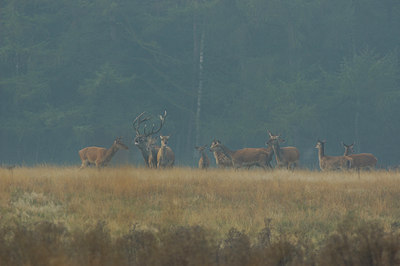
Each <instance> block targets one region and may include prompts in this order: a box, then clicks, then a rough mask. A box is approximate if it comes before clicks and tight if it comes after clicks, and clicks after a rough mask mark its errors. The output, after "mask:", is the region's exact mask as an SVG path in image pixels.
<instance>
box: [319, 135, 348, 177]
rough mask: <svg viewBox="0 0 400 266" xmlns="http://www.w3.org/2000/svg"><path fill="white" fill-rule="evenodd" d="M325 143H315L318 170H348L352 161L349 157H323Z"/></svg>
mask: <svg viewBox="0 0 400 266" xmlns="http://www.w3.org/2000/svg"><path fill="white" fill-rule="evenodd" d="M325 143H326V141H321V140H318V141H317V145H315V148H317V149H318V159H319V168H320V169H321V170H322V171H327V170H348V169H350V167H351V165H352V162H353V159H352V158H350V157H349V156H327V155H325Z"/></svg>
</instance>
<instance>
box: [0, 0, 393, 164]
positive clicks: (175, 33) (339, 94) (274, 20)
mask: <svg viewBox="0 0 400 266" xmlns="http://www.w3.org/2000/svg"><path fill="white" fill-rule="evenodd" d="M0 16H1V18H2V19H1V20H0V35H1V38H0V110H1V111H0V112H1V115H0V147H1V152H0V162H2V163H26V164H35V163H43V162H49V163H57V164H79V156H78V155H77V152H78V151H79V150H80V149H81V148H83V147H86V146H91V145H97V146H103V147H108V146H111V144H112V141H113V140H114V139H115V137H118V136H122V137H123V140H124V141H125V142H126V143H127V144H128V145H129V146H132V147H133V143H132V141H133V137H134V130H133V128H132V121H133V119H134V118H135V117H136V116H137V115H138V114H140V113H141V112H143V111H144V110H145V111H148V112H149V113H152V114H155V115H157V114H160V113H162V112H163V111H164V110H168V114H169V115H168V116H169V117H168V121H167V123H166V124H165V127H164V128H163V132H161V133H163V134H165V135H171V139H170V141H169V145H170V146H171V147H172V148H173V150H174V151H175V155H176V157H177V158H176V161H177V163H178V164H185V165H194V164H196V163H197V160H195V158H194V157H195V156H196V154H197V153H196V151H195V148H194V147H195V146H202V145H205V144H210V143H211V141H212V140H213V139H214V138H218V139H221V140H222V141H223V143H225V144H226V145H228V146H229V147H232V148H234V149H235V148H243V147H264V146H265V145H264V142H265V139H266V138H267V135H266V130H267V129H268V130H271V131H273V132H277V133H279V134H281V135H282V136H284V138H285V139H286V140H287V143H288V144H289V145H293V146H296V147H298V148H299V150H300V152H301V161H300V164H303V165H307V166H309V167H317V161H318V156H317V151H316V149H315V148H314V147H315V143H316V141H317V139H318V138H321V139H326V140H327V141H328V143H329V144H328V147H327V149H328V151H327V153H329V154H342V153H343V152H342V147H341V145H340V142H341V141H344V142H348V143H351V142H355V143H356V145H355V150H356V152H372V153H374V154H375V155H376V156H377V158H378V160H379V161H378V164H381V165H384V166H386V165H395V164H398V163H399V159H398V158H400V151H399V149H397V147H398V146H399V144H400V140H399V139H398V138H397V137H396V136H397V132H398V131H399V129H400V120H399V119H398V118H397V114H398V113H399V111H400V110H399V109H400V106H399V104H398V103H399V100H400V86H399V45H400V35H399V34H398V29H399V28H400V3H399V2H398V1H396V0H364V1H361V0H353V1H346V0H338V1H328V0H311V1H310V0H296V1H289V0H284V1H282V0H268V1H263V0H245V1H238V0H237V1H231V0H229V1H228V0H203V1H201V0H186V1H177V0H174V1H173V0H167V1H128V0H118V1H106V0H96V1H86V0H69V1H67V0H60V1H47V0H35V1H28V2H27V1H20V0H5V1H2V2H1V3H0ZM124 160H125V161H126V162H128V163H133V164H141V163H142V158H141V155H140V152H139V151H138V150H137V149H135V148H133V149H130V152H129V155H128V156H127V158H124Z"/></svg>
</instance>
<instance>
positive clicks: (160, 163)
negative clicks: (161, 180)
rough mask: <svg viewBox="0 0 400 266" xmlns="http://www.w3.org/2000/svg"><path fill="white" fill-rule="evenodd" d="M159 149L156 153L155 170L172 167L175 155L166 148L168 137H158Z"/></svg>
mask: <svg viewBox="0 0 400 266" xmlns="http://www.w3.org/2000/svg"><path fill="white" fill-rule="evenodd" d="M160 139H161V148H160V149H159V150H158V153H157V168H165V167H173V166H174V163H175V154H174V152H173V151H172V149H171V148H170V147H168V146H167V144H168V140H169V136H160Z"/></svg>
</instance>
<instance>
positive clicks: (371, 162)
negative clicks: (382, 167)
mask: <svg viewBox="0 0 400 266" xmlns="http://www.w3.org/2000/svg"><path fill="white" fill-rule="evenodd" d="M348 157H350V158H352V159H353V163H352V166H351V168H357V169H359V168H374V167H375V166H376V163H377V162H378V160H377V159H376V157H375V156H374V155H373V154H371V153H359V154H352V155H348Z"/></svg>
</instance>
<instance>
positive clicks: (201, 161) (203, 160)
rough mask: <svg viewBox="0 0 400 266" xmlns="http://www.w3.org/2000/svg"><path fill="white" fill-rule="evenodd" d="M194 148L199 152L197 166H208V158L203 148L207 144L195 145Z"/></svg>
mask: <svg viewBox="0 0 400 266" xmlns="http://www.w3.org/2000/svg"><path fill="white" fill-rule="evenodd" d="M195 148H196V150H198V151H199V153H200V159H199V168H200V169H207V168H208V167H209V166H210V159H208V156H207V154H206V151H205V149H206V148H207V145H204V146H200V147H198V146H196V147H195Z"/></svg>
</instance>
